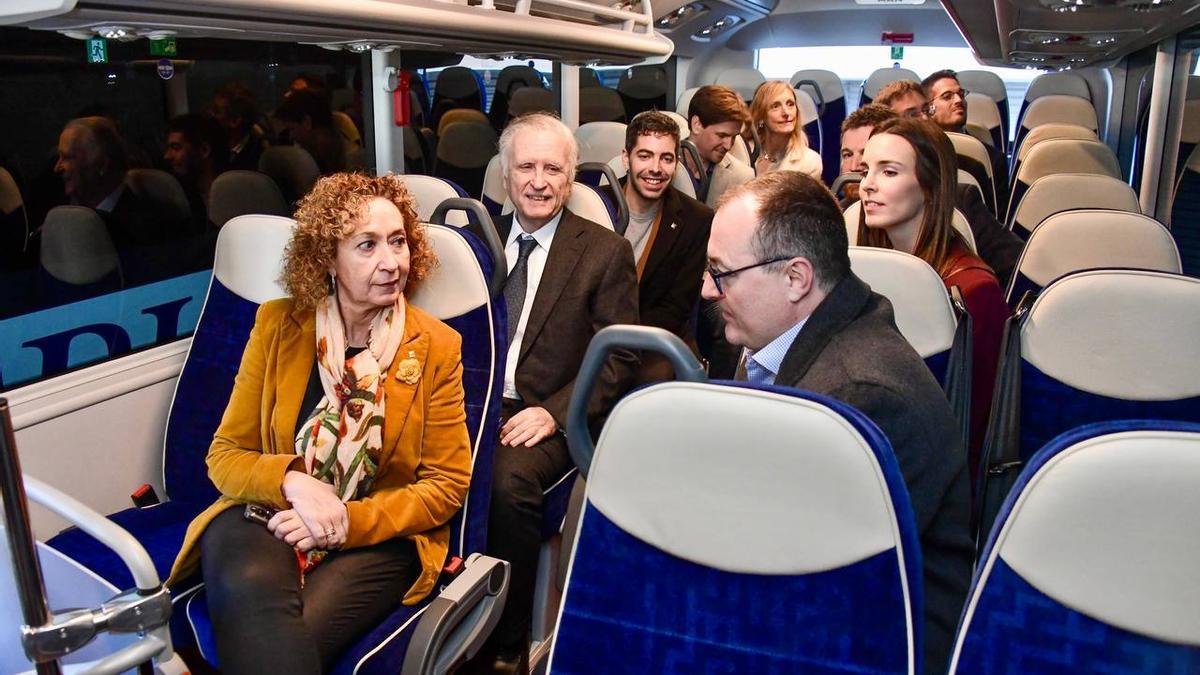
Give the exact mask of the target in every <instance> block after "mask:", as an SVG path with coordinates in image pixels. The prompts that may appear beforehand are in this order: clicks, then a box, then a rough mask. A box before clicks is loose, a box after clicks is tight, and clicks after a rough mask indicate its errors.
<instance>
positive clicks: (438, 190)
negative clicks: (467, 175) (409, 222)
mask: <svg viewBox="0 0 1200 675" xmlns="http://www.w3.org/2000/svg"><path fill="white" fill-rule="evenodd" d="M403 180H404V186H405V187H406V188H408V192H409V194H411V195H412V196H413V201H415V202H416V204H415V206H416V209H417V217H418V218H420V219H421V222H423V223H428V222H429V220H430V218H432V217H433V212H434V211H435V210H436V209H437V207H438V205H440V204H441V203H442V202H444V201H446V200H447V199H456V198H457V197H458V190H455V189H454V186H453V185H451V184H450V182H449V181H447V180H446V179H444V178H437V177H435V176H422V175H419V174H413V175H408V176H403ZM446 224H447V225H454V226H455V227H466V225H467V214H466V213H464V212H462V211H451V212H450V213H448V214H446Z"/></svg>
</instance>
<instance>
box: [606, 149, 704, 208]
mask: <svg viewBox="0 0 1200 675" xmlns="http://www.w3.org/2000/svg"><path fill="white" fill-rule="evenodd" d="M608 165H609V166H611V167H612V170H613V173H615V174H617V178H624V177H625V175H626V173H627V172H626V171H625V163H624V162H622V161H621V158H620V157H613V158H612V159H610V160H608ZM607 185H608V181H607V180H605V179H604V178H601V179H600V187H605V186H607ZM671 187H673V188H675V189H676V190H679V191H680V192H682V193H683V194H685V195H687V196H689V197H691V198H692V199H695V198H696V185H695V184H694V183H692V178H691V176H689V175H688V171H687V167H685V166H684V165H683V162H676V163H675V174H674V175H673V176H672V177H671Z"/></svg>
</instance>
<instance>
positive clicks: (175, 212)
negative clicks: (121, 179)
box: [125, 169, 192, 223]
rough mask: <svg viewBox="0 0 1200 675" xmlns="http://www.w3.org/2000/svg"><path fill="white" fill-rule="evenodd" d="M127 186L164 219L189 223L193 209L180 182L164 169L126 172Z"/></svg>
mask: <svg viewBox="0 0 1200 675" xmlns="http://www.w3.org/2000/svg"><path fill="white" fill-rule="evenodd" d="M125 186H126V187H128V188H129V191H130V192H132V193H133V194H135V195H137V196H138V197H140V198H141V199H142V200H143V201H145V202H147V203H149V204H152V205H153V206H154V208H155V210H156V211H157V212H158V213H160V214H161V215H162V216H163V218H164V219H166V220H170V221H173V222H184V223H186V222H189V221H191V219H192V207H191V205H190V204H188V198H187V194H185V193H184V191H183V186H182V185H180V184H179V180H178V179H176V178H175V176H172V175H171V174H169V173H167V172H166V171H163V170H162V169H130V170H128V171H126V172H125Z"/></svg>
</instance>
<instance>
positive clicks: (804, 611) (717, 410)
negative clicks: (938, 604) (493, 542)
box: [549, 343, 922, 673]
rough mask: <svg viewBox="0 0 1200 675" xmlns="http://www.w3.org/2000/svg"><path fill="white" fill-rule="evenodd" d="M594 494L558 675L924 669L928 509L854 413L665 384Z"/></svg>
mask: <svg viewBox="0 0 1200 675" xmlns="http://www.w3.org/2000/svg"><path fill="white" fill-rule="evenodd" d="M593 344H595V343H593ZM680 348H681V349H682V348H683V347H682V346H681V347H680ZM577 386H583V385H582V384H577ZM730 419H738V420H739V424H737V425H730V424H728V420H730ZM733 447H737V448H739V451H738V452H736V453H731V452H730V451H729V450H730V448H733ZM572 455H573V456H574V457H577V458H578V455H576V454H575V452H574V448H573V453H572ZM668 475H669V476H672V480H671V481H670V482H669V486H668V485H666V484H664V482H663V480H662V476H668ZM587 478H588V479H587V487H586V493H585V504H584V507H583V515H582V521H581V522H580V524H579V533H578V538H577V539H576V541H575V546H574V550H573V551H572V556H571V565H570V569H569V573H568V578H567V582H566V589H565V594H564V597H563V604H562V610H561V614H560V618H559V623H558V626H557V633H556V635H555V638H554V643H553V652H552V654H551V657H550V664H549V671H550V672H554V673H590V672H596V667H597V663H602V664H603V668H604V669H605V670H606V671H608V672H656V673H683V672H705V671H707V670H711V665H712V664H714V663H720V664H722V666H723V668H724V669H726V670H728V671H729V672H746V673H752V672H753V673H758V672H791V671H796V672H800V671H804V670H805V669H811V668H812V667H813V664H820V665H821V667H822V668H824V669H828V670H839V671H847V672H848V671H855V670H861V671H864V672H865V671H877V672H884V671H886V672H919V671H920V660H921V657H920V654H919V652H920V649H919V647H917V645H919V644H921V639H920V635H919V633H920V628H919V627H920V625H921V617H920V616H919V615H918V612H919V609H918V608H919V607H920V606H921V598H922V577H921V569H920V563H919V555H918V554H917V551H918V542H917V528H916V524H915V522H914V518H913V515H912V507H911V505H910V503H909V499H908V493H907V491H906V490H905V488H904V483H903V480H902V477H901V474H900V470H899V468H898V465H897V463H896V459H895V457H894V455H893V454H892V451H891V447H890V445H889V443H888V441H887V439H886V438H885V437H884V436H883V434H882V433H881V432H880V431H879V429H878V428H877V427H876V426H875V425H874V424H873V423H872V422H871V421H870V420H868V419H867V418H866V417H865V416H864V415H862V414H861V413H859V412H858V411H856V410H854V409H853V408H850V407H849V406H846V405H844V404H842V403H840V402H837V401H834V400H832V399H829V398H825V397H821V396H817V395H814V394H809V393H805V392H801V391H798V390H794V389H789V388H783V387H770V388H764V389H756V388H753V387H750V386H746V385H745V384H744V383H715V382H714V383H707V382H669V383H663V384H657V385H654V386H651V387H649V388H647V389H643V390H640V391H638V392H635V393H633V394H630V395H629V396H627V397H626V398H624V399H623V400H622V401H621V402H619V403H618V404H617V405H616V407H615V408H614V410H613V412H612V414H611V415H610V416H609V417H608V420H607V422H606V423H605V425H604V430H603V432H602V434H601V437H600V441H599V445H598V447H597V448H596V452H595V455H594V457H593V458H592V461H591V463H590V472H589V473H588V477H587ZM714 486H720V487H719V489H715V488H714ZM833 486H836V487H833ZM830 513H837V514H840V515H842V516H846V517H845V518H838V519H836V523H835V522H834V521H831V520H830V519H829V518H827V515H828V514H830ZM698 588H703V589H705V590H704V592H702V593H697V592H695V590H696V589H698ZM804 625H807V626H813V627H819V629H814V630H797V627H798V626H804ZM831 636H835V637H831ZM618 646H619V647H618ZM598 659H599V660H600V661H598Z"/></svg>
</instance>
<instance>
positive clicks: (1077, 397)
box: [1021, 361, 1200, 459]
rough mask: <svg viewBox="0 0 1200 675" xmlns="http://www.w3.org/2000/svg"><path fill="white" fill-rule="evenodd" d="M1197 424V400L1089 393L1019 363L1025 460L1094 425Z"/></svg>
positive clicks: (1199, 404)
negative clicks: (1133, 421) (1142, 421)
mask: <svg viewBox="0 0 1200 675" xmlns="http://www.w3.org/2000/svg"><path fill="white" fill-rule="evenodd" d="M1134 418H1144V419H1162V420H1178V421H1184V422H1200V397H1193V398H1184V399H1178V400H1174V401H1130V400H1125V399H1120V398H1112V397H1109V396H1101V395H1098V394H1092V393H1088V392H1086V391H1081V390H1079V389H1076V388H1075V387H1072V386H1070V385H1068V384H1065V383H1063V382H1060V381H1058V380H1056V379H1054V378H1053V377H1050V376H1049V375H1046V374H1045V373H1043V372H1041V371H1040V370H1038V369H1037V368H1035V367H1034V366H1032V365H1030V364H1029V363H1028V362H1026V361H1022V362H1021V458H1022V459H1028V458H1029V457H1030V456H1031V455H1033V453H1034V452H1035V451H1037V449H1038V448H1041V447H1042V446H1043V445H1045V444H1046V443H1049V442H1050V440H1051V439H1053V438H1054V437H1055V436H1058V435H1059V434H1061V433H1063V432H1065V431H1067V430H1069V429H1074V428H1075V427H1078V426H1082V425H1084V424H1091V423H1093V422H1104V421H1108V420H1119V419H1134Z"/></svg>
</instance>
